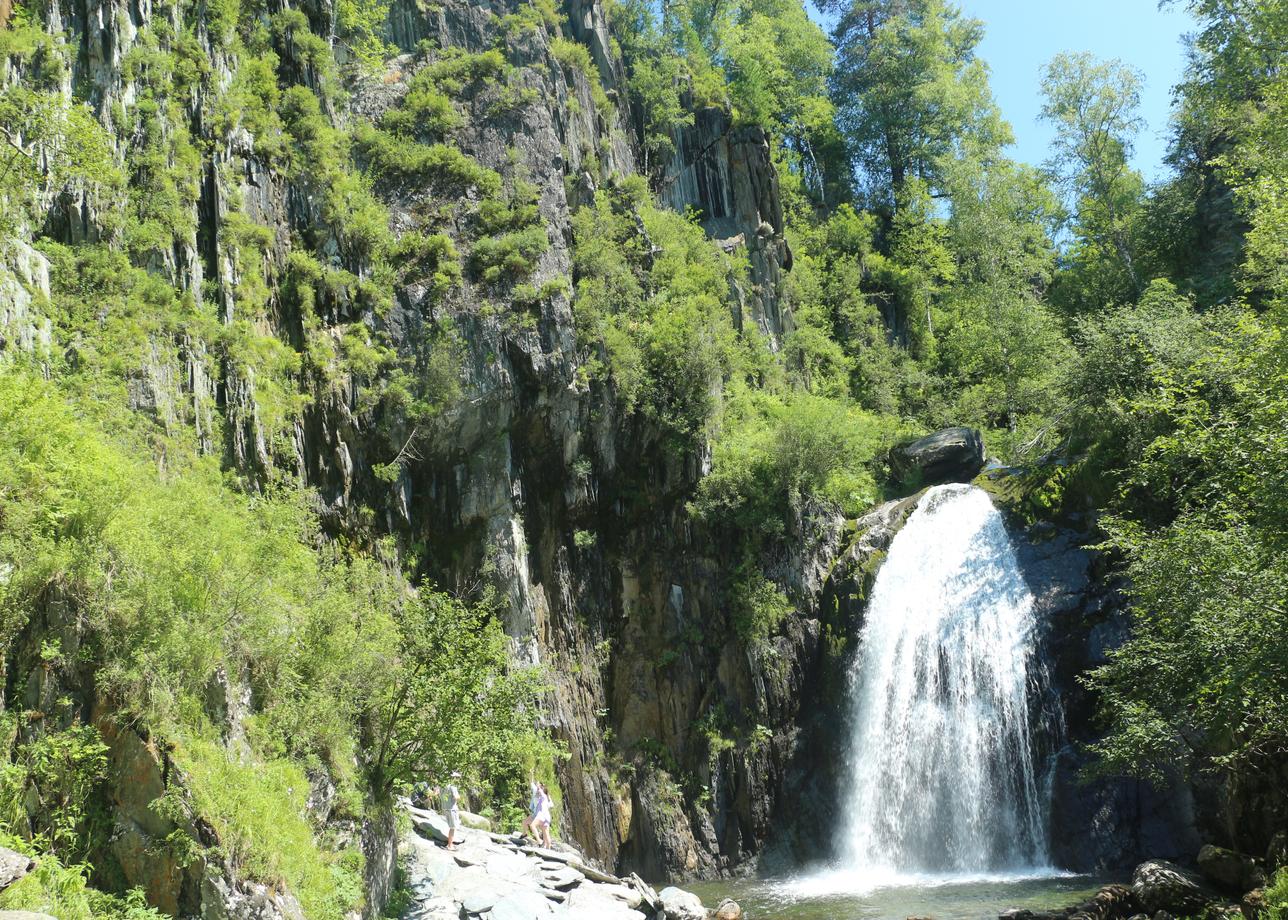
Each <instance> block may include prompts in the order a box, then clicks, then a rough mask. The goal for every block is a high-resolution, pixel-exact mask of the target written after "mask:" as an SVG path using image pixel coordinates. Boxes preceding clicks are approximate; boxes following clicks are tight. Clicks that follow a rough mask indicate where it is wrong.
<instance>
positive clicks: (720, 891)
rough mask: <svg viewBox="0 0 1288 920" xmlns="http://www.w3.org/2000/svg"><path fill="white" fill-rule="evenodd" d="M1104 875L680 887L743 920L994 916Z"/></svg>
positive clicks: (1088, 889) (1085, 892)
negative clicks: (730, 902)
mask: <svg viewBox="0 0 1288 920" xmlns="http://www.w3.org/2000/svg"><path fill="white" fill-rule="evenodd" d="M1107 881H1108V880H1106V879H1101V878H1096V877H1093V876H1088V875H1075V876H1068V875H1064V876H1053V875H1045V876H1037V877H1027V878H1026V877H1023V876H992V877H986V876H975V877H973V878H963V877H955V878H945V877H939V878H936V877H930V876H925V877H920V878H913V877H907V878H904V879H900V880H898V883H897V884H868V885H864V884H862V883H861V882H857V881H856V880H854V879H853V878H852V877H849V876H847V875H842V874H839V873H832V874H824V875H817V876H812V877H808V876H807V877H803V878H799V879H791V880H780V879H728V880H723V881H716V882H699V883H694V884H692V885H686V886H685V887H686V888H688V889H690V890H692V891H694V892H695V893H696V894H698V895H700V896H701V897H702V901H703V903H704V904H707V905H708V906H713V905H715V904H717V903H719V901H720V899H721V898H733V899H734V900H736V901H737V902H738V903H739V904H740V905H741V906H742V909H743V912H744V916H745V917H746V918H747V920H904V918H905V917H932V918H934V920H996V917H997V915H998V914H999V913H1001V912H1002V911H1004V910H1008V909H1010V908H1012V907H1027V908H1029V909H1043V908H1053V907H1064V906H1067V905H1069V904H1073V903H1075V902H1077V901H1080V900H1082V899H1084V898H1086V897H1090V896H1091V895H1092V894H1093V893H1094V892H1095V891H1096V890H1097V889H1098V888H1100V886H1101V885H1103V884H1107Z"/></svg>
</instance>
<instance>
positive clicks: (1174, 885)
mask: <svg viewBox="0 0 1288 920" xmlns="http://www.w3.org/2000/svg"><path fill="white" fill-rule="evenodd" d="M1131 890H1132V894H1133V895H1135V896H1136V900H1137V901H1139V902H1140V905H1141V907H1142V908H1143V909H1144V910H1145V912H1146V913H1149V914H1155V913H1157V912H1158V911H1160V910H1161V911H1166V912H1167V913H1169V914H1171V915H1172V916H1176V917H1189V916H1194V915H1196V914H1198V913H1200V912H1201V911H1202V910H1203V909H1204V908H1206V907H1207V906H1208V905H1209V904H1212V903H1214V902H1217V901H1220V900H1221V895H1220V893H1219V892H1218V891H1216V890H1215V889H1214V888H1213V887H1212V886H1211V885H1209V884H1208V883H1207V881H1206V880H1204V879H1203V877H1202V876H1200V875H1199V874H1198V873H1196V872H1191V871H1190V870H1189V869H1185V868H1183V867H1181V866H1178V865H1176V864H1175V863H1171V862H1168V861H1166V860H1163V859H1151V860H1148V861H1146V862H1143V863H1141V864H1140V865H1139V866H1137V867H1136V871H1135V872H1133V873H1132V877H1131Z"/></svg>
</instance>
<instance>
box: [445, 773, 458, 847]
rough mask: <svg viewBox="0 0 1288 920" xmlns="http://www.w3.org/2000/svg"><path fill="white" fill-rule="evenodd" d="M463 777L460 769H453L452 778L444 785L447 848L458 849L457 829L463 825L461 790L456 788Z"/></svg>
mask: <svg viewBox="0 0 1288 920" xmlns="http://www.w3.org/2000/svg"><path fill="white" fill-rule="evenodd" d="M460 778H461V774H460V771H459V770H453V771H452V780H451V782H449V783H448V784H447V785H446V786H444V787H443V801H442V805H443V814H444V815H446V816H447V849H449V850H454V849H456V829H457V828H458V827H460V826H461V790H460V789H458V788H456V781H457V780H458V779H460Z"/></svg>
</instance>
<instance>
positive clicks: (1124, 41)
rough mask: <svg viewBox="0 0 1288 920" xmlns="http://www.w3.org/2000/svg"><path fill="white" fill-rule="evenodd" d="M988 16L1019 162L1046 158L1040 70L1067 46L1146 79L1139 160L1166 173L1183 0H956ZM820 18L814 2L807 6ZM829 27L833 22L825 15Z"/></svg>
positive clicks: (996, 90)
mask: <svg viewBox="0 0 1288 920" xmlns="http://www.w3.org/2000/svg"><path fill="white" fill-rule="evenodd" d="M956 3H957V5H958V6H959V7H960V8H961V9H962V11H963V12H964V13H965V14H966V15H968V16H972V17H974V18H976V19H980V20H983V22H984V40H983V41H982V42H981V43H980V47H979V55H980V57H981V58H983V59H984V60H985V61H986V62H987V63H988V65H989V67H990V69H991V70H992V76H991V78H990V79H991V83H992V87H993V94H994V95H995V96H996V97H997V102H998V105H1000V106H1001V109H1002V114H1003V115H1005V116H1006V119H1007V121H1009V122H1010V123H1011V126H1012V127H1013V128H1014V129H1015V147H1014V148H1012V150H1011V155H1012V156H1013V157H1014V158H1015V159H1017V160H1023V161H1024V162H1026V163H1032V164H1034V165H1038V164H1041V163H1042V162H1043V161H1044V160H1046V158H1047V157H1048V155H1049V151H1048V147H1049V144H1050V141H1051V130H1050V128H1049V127H1048V126H1047V125H1046V124H1045V123H1042V122H1039V121H1038V112H1039V111H1041V108H1042V96H1041V92H1040V90H1039V86H1040V83H1041V74H1042V69H1043V68H1044V67H1045V65H1046V62H1047V61H1049V60H1051V58H1052V57H1054V56H1055V55H1057V54H1059V53H1060V52H1061V51H1090V52H1091V53H1092V54H1094V55H1095V56H1096V57H1099V58H1103V59H1112V58H1119V59H1121V60H1123V61H1124V62H1126V63H1127V64H1130V65H1131V66H1133V67H1135V68H1136V69H1137V70H1140V71H1141V72H1142V73H1143V74H1144V77H1145V85H1144V88H1143V90H1142V92H1141V115H1142V116H1143V117H1144V119H1145V122H1146V125H1145V128H1144V129H1143V130H1142V131H1141V133H1140V136H1139V137H1137V139H1136V147H1135V155H1134V157H1133V163H1134V165H1135V166H1136V167H1137V168H1138V169H1139V170H1140V171H1141V172H1142V173H1144V175H1145V177H1146V179H1154V178H1160V177H1161V176H1162V175H1164V173H1165V169H1166V167H1165V166H1164V164H1163V155H1164V153H1165V152H1166V149H1167V136H1168V116H1169V113H1170V111H1171V101H1172V95H1171V93H1172V87H1173V86H1175V85H1176V83H1177V82H1178V81H1179V80H1180V78H1181V75H1182V73H1183V71H1184V68H1185V46H1184V43H1183V41H1182V36H1184V35H1185V34H1186V33H1187V32H1190V31H1192V30H1193V28H1194V21H1193V19H1192V18H1191V17H1190V15H1189V13H1188V12H1187V11H1186V10H1185V9H1184V6H1183V4H1171V5H1168V6H1167V7H1166V8H1165V9H1162V10H1160V9H1159V8H1158V3H1157V0H956ZM808 8H809V9H810V11H811V13H812V14H814V15H815V16H816V18H818V17H817V11H816V10H814V9H813V7H812V5H811V6H809V7H808ZM819 21H820V22H821V23H822V24H823V27H824V28H825V29H827V28H830V26H831V23H830V22H827V21H825V20H823V19H821V18H820V19H819Z"/></svg>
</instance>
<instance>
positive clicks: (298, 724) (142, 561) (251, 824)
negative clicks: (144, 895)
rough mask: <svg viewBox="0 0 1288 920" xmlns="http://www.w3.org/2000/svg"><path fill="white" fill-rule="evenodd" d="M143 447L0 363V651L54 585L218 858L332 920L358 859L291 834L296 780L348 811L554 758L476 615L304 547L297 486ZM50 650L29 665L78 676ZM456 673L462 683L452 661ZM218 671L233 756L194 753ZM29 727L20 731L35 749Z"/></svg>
mask: <svg viewBox="0 0 1288 920" xmlns="http://www.w3.org/2000/svg"><path fill="white" fill-rule="evenodd" d="M71 376H73V377H74V375H71ZM73 405H75V406H77V407H79V412H78V411H76V410H75V409H73ZM107 405H109V406H110V401H107ZM159 437H160V435H159V433H158V432H157V431H155V430H154V429H150V428H148V427H147V426H136V425H128V426H126V427H125V428H120V427H118V425H117V424H116V423H115V421H114V416H113V415H112V414H111V413H110V412H108V413H102V412H98V413H96V412H95V409H94V404H93V403H92V402H89V401H85V400H78V401H76V402H75V403H73V402H71V401H69V400H68V398H67V395H66V393H65V392H63V391H62V390H61V388H60V387H59V386H57V385H55V384H53V383H50V382H47V381H44V380H42V379H41V378H40V377H39V376H37V375H35V374H32V373H29V372H27V371H26V370H24V369H22V368H21V367H20V366H19V367H15V366H14V365H12V364H10V365H6V366H4V367H3V368H0V573H2V576H3V577H0V646H2V647H5V648H10V647H12V643H13V639H14V638H15V637H16V636H17V635H19V634H20V632H21V631H22V630H23V628H24V627H25V626H26V624H27V623H28V622H29V621H30V619H31V618H32V617H33V616H35V615H37V614H38V613H39V611H40V610H41V609H42V605H43V604H45V603H46V602H47V598H49V597H50V596H51V592H56V593H57V594H58V596H59V597H60V598H61V599H62V602H63V603H66V604H67V605H69V607H70V609H73V610H75V611H77V613H78V618H79V622H80V624H81V635H80V640H79V641H80V650H79V653H78V656H77V658H76V664H77V666H80V665H81V664H83V663H85V662H90V663H92V665H93V667H94V668H95V671H94V673H95V689H96V692H97V693H99V694H101V695H102V696H103V698H110V699H112V700H113V702H114V707H115V709H114V711H115V713H116V714H117V717H118V718H120V719H122V720H125V721H129V722H131V723H133V724H135V725H138V726H140V727H141V728H143V729H145V730H146V731H148V732H149V733H150V734H152V735H153V736H154V737H157V738H162V739H171V741H172V742H173V743H174V744H175V748H174V752H173V757H174V760H175V763H176V764H177V765H178V766H179V768H180V770H181V771H185V772H186V773H187V774H188V775H189V782H190V791H191V792H192V795H193V803H194V806H193V807H195V808H196V814H197V815H199V816H201V817H202V818H204V819H205V820H207V821H209V822H210V823H211V824H212V826H213V827H214V828H215V830H216V834H217V837H218V839H219V846H220V848H221V851H222V855H223V856H225V857H226V858H228V859H230V860H232V862H233V865H235V866H236V867H237V868H238V869H239V871H242V872H244V873H246V874H247V875H249V876H250V877H253V878H257V879H260V880H262V881H264V882H267V883H270V884H273V883H279V882H286V883H287V884H288V886H289V887H290V889H291V890H292V891H293V892H294V893H295V894H296V895H297V896H298V897H300V899H301V900H302V901H303V902H304V903H305V909H306V912H307V914H308V916H310V917H317V918H338V917H341V916H343V915H344V913H345V912H346V911H347V910H348V908H349V907H350V906H352V896H353V892H354V890H355V883H354V881H353V879H352V877H351V876H352V872H353V871H354V870H353V859H352V858H350V857H346V856H345V855H344V853H343V852H339V851H336V852H333V851H332V850H331V848H330V847H329V846H327V845H326V844H324V843H323V842H322V841H321V840H320V839H319V838H318V837H317V836H316V834H315V832H314V830H313V829H312V828H311V827H310V825H309V823H308V821H307V820H306V818H305V816H304V811H303V808H302V805H303V802H304V796H305V795H306V790H307V788H308V783H309V781H308V779H307V778H306V771H307V773H309V774H311V775H313V776H318V777H320V776H322V775H325V776H326V777H328V778H329V781H330V782H332V783H334V784H335V785H336V786H337V796H336V803H337V804H336V807H337V808H338V809H340V813H344V812H345V810H346V809H347V810H348V814H347V816H348V817H357V816H358V814H359V812H360V811H361V810H362V808H363V803H364V801H365V800H371V801H375V802H377V803H382V802H387V801H388V800H389V797H390V795H391V794H392V792H393V791H394V788H395V786H396V784H397V783H399V782H401V781H403V780H405V779H408V778H411V777H413V776H419V775H422V774H423V771H424V770H426V769H429V768H431V767H433V768H441V767H443V766H444V765H446V764H449V763H451V764H453V765H455V766H458V767H461V768H465V769H469V770H471V771H472V772H473V773H474V775H476V776H479V777H482V778H484V779H486V780H489V781H491V780H497V781H501V780H505V781H507V782H508V781H509V780H510V779H513V777H511V776H510V774H514V773H516V771H517V770H518V769H519V766H518V765H519V764H521V763H522V757H521V756H520V752H522V751H532V750H550V748H549V746H548V743H547V742H546V741H545V740H544V736H543V735H542V734H541V733H539V732H538V731H537V730H536V729H535V727H534V726H535V723H536V719H537V708H536V705H535V696H534V694H535V693H536V691H537V690H538V688H539V686H540V685H539V683H538V682H537V681H536V679H535V675H534V674H533V673H532V672H529V671H525V670H521V669H512V668H511V666H510V663H509V660H508V656H507V654H506V646H505V640H504V636H503V634H502V633H501V631H500V629H499V627H498V626H497V625H496V622H495V620H494V619H493V618H492V615H491V612H490V610H489V609H486V608H480V607H474V606H468V605H465V604H463V603H460V602H456V601H454V600H451V599H449V598H446V597H442V596H440V595H438V594H437V593H436V592H434V591H433V590H432V589H431V588H430V587H428V586H425V587H422V588H421V590H420V591H419V592H418V593H415V594H412V593H410V592H409V589H408V586H407V585H406V583H405V582H404V581H403V580H402V579H401V577H400V576H399V575H398V574H397V573H395V572H392V571H390V570H389V569H387V568H386V567H384V566H383V565H380V564H377V563H376V562H374V561H373V560H371V559H370V558H367V557H365V556H363V555H361V554H357V553H347V552H342V551H341V550H340V548H338V547H335V546H329V547H327V548H325V549H319V548H317V542H316V541H317V529H316V527H317V525H316V519H315V517H314V515H313V514H312V512H311V508H310V506H309V504H308V496H307V494H305V493H303V492H301V491H298V490H296V489H293V488H288V487H277V488H272V489H269V490H268V491H266V492H262V493H260V494H258V495H255V496H250V495H246V494H244V493H241V492H239V491H237V490H236V489H234V488H231V487H230V484H229V482H228V480H226V479H225V477H224V475H223V474H222V472H221V471H220V469H219V467H218V464H217V463H216V462H215V461H214V460H213V458H203V457H198V456H196V455H195V453H193V452H186V451H183V450H180V449H177V445H176V446H175V449H171V450H169V451H168V453H167V458H168V459H167V464H166V467H165V471H164V473H162V472H161V471H159V470H158V468H157V467H156V466H155V465H154V464H153V462H152V461H151V456H152V455H151V452H150V451H148V450H146V449H145V445H148V444H149V443H157V442H153V441H152V439H153V438H159ZM163 443H164V442H160V443H158V447H160V446H162V445H163ZM431 626H432V627H433V628H432V629H431ZM424 643H429V645H425V644H424ZM399 650H402V651H399ZM50 654H51V657H50V659H49V661H48V662H46V663H45V664H42V665H39V666H42V667H48V668H51V669H53V670H55V671H56V670H57V669H58V668H60V667H64V666H66V667H70V666H71V665H72V663H71V662H70V661H67V662H63V661H62V660H61V659H60V658H59V656H58V655H57V654H56V653H55V652H51V653H50ZM463 662H468V675H469V680H468V681H463V680H462V679H461V677H460V676H459V675H456V674H454V673H453V672H452V670H451V668H450V667H448V663H453V664H461V663H463ZM219 674H223V675H231V676H232V679H233V680H234V681H237V682H239V683H240V682H245V685H246V689H247V690H249V691H250V695H251V699H253V701H254V704H253V711H251V712H248V713H246V714H245V715H244V716H243V719H244V723H243V727H244V728H245V731H246V740H247V744H248V748H244V749H241V750H231V749H228V748H225V747H224V746H223V745H222V744H219V743H217V742H215V741H213V740H210V739H211V738H212V737H214V736H215V732H216V729H215V727H214V726H213V725H212V724H211V719H212V718H213V716H212V714H211V711H210V710H209V708H208V699H209V688H210V687H211V686H212V681H215V679H216V677H217V675H219ZM18 676H19V675H15V677H18ZM23 679H25V678H23ZM39 717H41V714H39V713H36V714H31V713H28V714H25V715H24V716H23V718H27V719H29V721H30V724H28V725H26V726H24V728H25V729H26V730H27V731H28V732H34V733H35V734H36V735H37V736H38V737H41V729H40V724H39V722H38V718H39ZM33 720H34V721H33ZM375 726H379V727H380V728H379V730H378V731H377V730H375V729H374V727H375ZM369 731H370V734H368V732H369ZM43 737H46V738H50V739H52V738H53V737H54V736H52V735H48V734H46V735H44V736H43ZM51 743H52V741H51ZM81 747H82V748H84V745H82V746H81ZM86 750H88V749H86ZM82 772H83V771H82ZM80 775H81V773H80V772H77V773H75V774H71V773H68V774H66V776H65V777H64V774H63V773H58V774H56V775H55V774H51V778H47V779H49V782H47V783H46V784H45V786H44V787H42V789H43V792H42V794H43V795H46V796H60V797H61V798H59V801H64V802H75V801H80V798H78V797H81V798H83V793H84V791H85V790H84V789H83V788H82V786H83V784H79V785H78V783H79V780H76V777H77V776H80ZM60 777H63V778H60ZM19 798H22V797H19ZM6 801H10V804H11V805H13V802H14V801H16V800H14V799H13V797H8V798H6ZM22 802H23V803H25V802H26V799H25V798H22ZM15 807H17V806H15ZM9 810H10V811H12V810H13V809H12V808H10V809H9ZM55 811H58V812H59V813H61V814H63V815H64V817H66V818H68V819H69V820H72V819H74V818H75V812H74V811H69V810H68V809H66V808H58V809H55ZM0 817H3V818H4V820H5V821H6V823H7V824H8V825H9V826H8V827H7V828H6V829H7V830H8V831H10V832H15V831H17V832H25V833H28V834H31V833H33V830H32V829H31V828H26V827H15V826H14V824H13V820H14V815H12V814H6V815H3V816H0ZM75 824H76V822H75V821H74V820H73V824H71V825H62V824H60V825H56V826H54V827H53V828H52V830H51V831H50V832H49V833H50V834H52V836H49V837H48V841H49V843H50V845H54V844H58V845H60V846H61V845H66V846H69V847H74V846H75V842H74V841H70V840H69V841H68V842H66V843H65V844H62V843H60V841H63V840H64V838H65V837H66V836H67V835H68V834H70V835H72V836H76V835H77V834H79V833H80V830H79V828H78V826H73V825H75ZM41 827H43V825H41V826H40V827H37V828H36V829H35V830H36V831H40V828H41ZM191 843H192V844H194V845H195V841H193V842H191ZM71 851H72V852H75V850H74V849H72V850H71ZM346 873H348V874H346Z"/></svg>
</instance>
